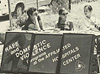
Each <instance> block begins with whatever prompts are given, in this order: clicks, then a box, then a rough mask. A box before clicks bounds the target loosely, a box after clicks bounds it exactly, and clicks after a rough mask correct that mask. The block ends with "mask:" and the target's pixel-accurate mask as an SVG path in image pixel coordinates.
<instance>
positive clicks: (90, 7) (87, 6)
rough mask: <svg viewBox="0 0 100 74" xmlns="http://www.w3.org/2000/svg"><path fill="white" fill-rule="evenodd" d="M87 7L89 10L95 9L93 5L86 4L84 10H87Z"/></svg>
mask: <svg viewBox="0 0 100 74" xmlns="http://www.w3.org/2000/svg"><path fill="white" fill-rule="evenodd" d="M86 8H87V9H88V10H89V11H92V10H93V8H92V6H91V5H85V6H84V10H85V9H86Z"/></svg>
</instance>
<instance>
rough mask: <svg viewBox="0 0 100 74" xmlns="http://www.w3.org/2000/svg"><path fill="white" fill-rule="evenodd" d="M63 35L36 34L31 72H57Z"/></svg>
mask: <svg viewBox="0 0 100 74" xmlns="http://www.w3.org/2000/svg"><path fill="white" fill-rule="evenodd" d="M61 40H62V36H61V35H55V34H37V35H35V39H34V44H33V50H32V55H31V60H30V67H29V72H38V73H56V69H57V60H58V55H59V52H60V47H61Z"/></svg>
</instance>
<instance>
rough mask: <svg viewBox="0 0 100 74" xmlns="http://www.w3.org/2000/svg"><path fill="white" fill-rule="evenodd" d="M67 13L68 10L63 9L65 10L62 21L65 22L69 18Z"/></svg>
mask: <svg viewBox="0 0 100 74" xmlns="http://www.w3.org/2000/svg"><path fill="white" fill-rule="evenodd" d="M67 14H68V13H67V12H66V11H63V12H62V14H61V18H62V21H64V22H65V21H66V19H67Z"/></svg>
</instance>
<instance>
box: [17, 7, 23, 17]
mask: <svg viewBox="0 0 100 74" xmlns="http://www.w3.org/2000/svg"><path fill="white" fill-rule="evenodd" d="M17 15H18V16H21V15H22V8H21V7H18V8H17Z"/></svg>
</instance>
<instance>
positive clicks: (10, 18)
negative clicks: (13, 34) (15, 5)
mask: <svg viewBox="0 0 100 74" xmlns="http://www.w3.org/2000/svg"><path fill="white" fill-rule="evenodd" d="M8 9H9V20H10V21H9V22H10V27H12V23H11V20H12V17H11V7H10V0H8Z"/></svg>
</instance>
